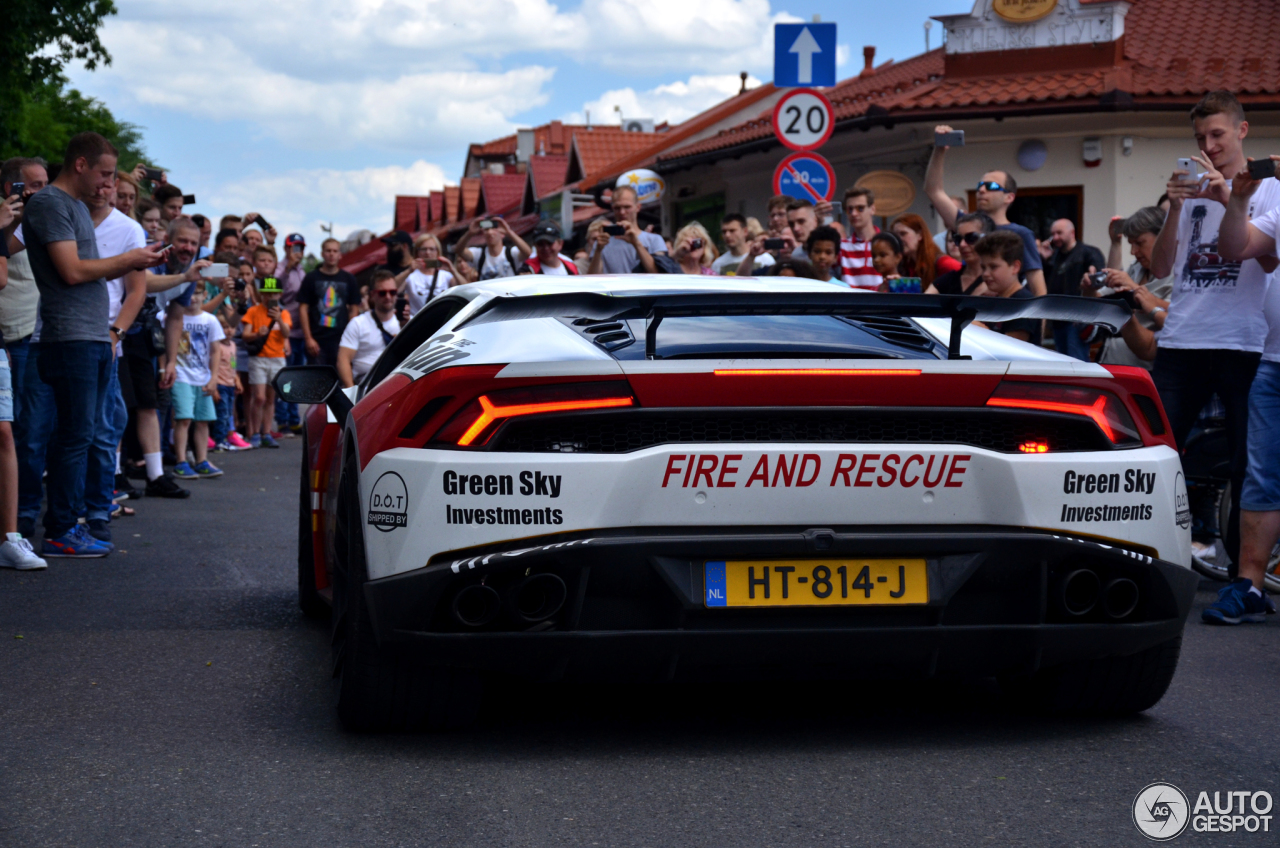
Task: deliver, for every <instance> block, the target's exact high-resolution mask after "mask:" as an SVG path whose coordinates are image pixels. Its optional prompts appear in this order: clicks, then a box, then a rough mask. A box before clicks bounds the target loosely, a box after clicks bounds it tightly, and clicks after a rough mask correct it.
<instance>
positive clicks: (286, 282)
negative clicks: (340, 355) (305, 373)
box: [276, 233, 308, 435]
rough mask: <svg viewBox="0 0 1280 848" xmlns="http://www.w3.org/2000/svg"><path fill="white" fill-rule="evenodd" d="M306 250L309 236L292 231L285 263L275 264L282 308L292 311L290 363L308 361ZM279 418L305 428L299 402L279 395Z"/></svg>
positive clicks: (292, 427) (291, 428) (293, 428)
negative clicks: (302, 308)
mask: <svg viewBox="0 0 1280 848" xmlns="http://www.w3.org/2000/svg"><path fill="white" fill-rule="evenodd" d="M306 252H307V240H306V239H305V238H303V237H302V233H290V234H289V235H287V236H285V238H284V264H283V266H281V267H277V268H276V279H278V280H279V281H280V292H281V294H280V308H281V309H283V310H284V311H286V312H288V313H289V321H290V325H291V327H292V329H291V330H290V331H289V343H290V347H289V351H290V353H289V357H288V359H289V361H288V362H287V363H286V364H287V365H304V364H306V363H307V362H308V353H307V346H306V340H305V337H304V336H303V329H302V324H303V322H302V318H301V315H300V314H299V312H298V293H299V292H300V291H302V280H303V278H304V277H306V275H307V272H306V271H304V270H303V269H302V259H303V257H304V256H305V255H306ZM276 422H277V423H278V424H279V425H280V428H281V430H283V431H285V432H289V433H293V434H294V435H297V434H298V433H301V432H302V417H301V416H300V415H299V414H298V405H297V404H296V403H285V402H284V400H282V399H281V398H276Z"/></svg>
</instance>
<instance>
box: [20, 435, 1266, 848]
mask: <svg viewBox="0 0 1280 848" xmlns="http://www.w3.org/2000/svg"><path fill="white" fill-rule="evenodd" d="M298 454H299V442H298V441H297V440H292V441H289V442H286V443H285V445H284V448H283V449H282V450H279V451H265V450H264V451H255V452H252V453H246V454H238V455H231V456H227V455H222V456H220V457H215V459H221V460H222V464H223V466H224V467H225V468H226V470H227V474H226V476H225V477H224V478H222V479H221V480H217V481H195V482H194V483H193V484H192V488H193V489H195V493H194V495H193V497H192V498H191V499H190V500H189V501H185V502H174V501H164V502H161V501H146V500H144V501H142V502H141V503H140V504H138V510H139V515H138V517H136V518H130V519H124V520H121V521H118V522H116V523H115V525H114V528H115V531H116V539H117V545H118V547H119V548H121V550H120V551H119V553H117V554H115V555H113V556H111V557H109V558H107V559H105V560H88V561H80V562H74V561H65V560H64V561H54V562H53V564H52V565H51V567H50V568H49V569H48V571H46V572H42V573H16V572H2V573H0V845H3V846H19V847H20V848H30V847H31V846H45V845H48V846H97V845H102V846H160V845H181V846H188V845H192V846H203V845H224V846H254V845H259V846H317V845H327V846H417V845H442V846H445V845H447V846H550V845H573V846H576V845H585V846H591V845H601V846H655V848H656V847H657V846H714V847H716V848H718V846H790V845H805V846H809V845H815V846H841V845H858V846H862V845H887V846H905V845H912V846H915V845H920V846H924V845H1054V846H1056V845H1063V846H1065V845H1098V846H1116V845H1145V844H1147V842H1146V840H1145V839H1144V838H1143V837H1142V836H1141V835H1140V834H1139V833H1138V832H1137V830H1136V829H1135V828H1134V826H1133V824H1132V822H1131V819H1130V808H1131V804H1132V801H1133V798H1134V796H1135V795H1136V793H1137V792H1138V791H1139V790H1140V789H1142V787H1143V786H1145V785H1146V784H1148V783H1151V782H1153V781H1157V780H1165V781H1170V782H1172V783H1174V784H1176V785H1178V786H1179V787H1181V788H1182V789H1183V791H1185V792H1187V793H1188V794H1189V795H1191V797H1192V798H1193V800H1194V797H1195V795H1196V793H1198V792H1199V791H1200V790H1207V791H1208V792H1209V793H1210V796H1212V793H1213V792H1214V791H1215V790H1218V791H1222V792H1226V791H1231V790H1249V791H1255V790H1259V789H1265V790H1267V791H1269V792H1271V794H1272V795H1273V796H1274V797H1276V798H1277V800H1278V801H1280V757H1278V756H1277V754H1276V743H1275V741H1274V735H1273V734H1274V731H1275V729H1276V728H1277V727H1280V721H1278V719H1280V674H1278V673H1277V672H1278V671H1280V621H1276V620H1274V619H1273V620H1271V621H1270V622H1268V623H1267V624H1265V625H1261V626H1252V627H1247V628H1236V629H1216V628H1209V627H1205V626H1202V625H1201V624H1200V623H1199V606H1203V604H1204V603H1206V602H1208V601H1209V600H1211V599H1212V593H1211V592H1208V591H1202V592H1201V596H1200V599H1199V606H1198V607H1197V609H1196V611H1194V612H1193V613H1192V615H1193V617H1194V619H1195V620H1193V621H1192V622H1191V623H1190V624H1189V625H1188V628H1187V637H1186V642H1185V647H1184V651H1183V656H1182V663H1181V667H1180V669H1179V671H1178V675H1177V677H1176V678H1175V680H1174V682H1173V686H1172V688H1171V689H1170V691H1169V693H1168V695H1166V696H1165V698H1164V700H1163V701H1161V702H1160V703H1159V704H1158V705H1157V706H1156V707H1155V708H1154V709H1152V710H1150V711H1149V712H1148V713H1147V714H1145V715H1143V716H1141V717H1137V718H1132V719H1126V720H1107V721H1098V720H1088V721H1086V720H1078V719H1071V720H1067V719H1042V718H1033V717H1027V716H1023V715H1019V714H1017V713H1015V712H1012V711H1010V710H1009V709H1008V708H1007V707H1006V706H1005V705H1004V704H1003V702H1002V701H1001V700H1000V698H999V696H998V693H997V692H996V691H995V689H994V686H993V685H989V684H985V683H982V682H975V683H970V684H955V683H937V684H930V685H923V686H902V685H895V684H884V683H866V684H858V685H853V686H817V687H796V686H787V687H775V688H772V689H770V688H766V687H728V688H718V689H710V690H708V689H700V688H697V687H682V688H667V687H648V688H625V687H624V688H617V687H614V688H595V689H591V688H583V687H564V686H541V687H532V688H519V689H514V690H510V689H509V690H504V691H502V692H500V693H498V694H497V696H495V697H493V698H491V699H490V701H489V703H488V706H487V707H486V709H485V712H484V715H483V717H482V718H481V720H480V722H479V723H478V725H477V726H476V727H474V728H473V729H470V730H467V731H462V732H455V733H449V734H443V735H422V736H388V737H359V736H352V735H349V734H347V733H344V732H343V731H342V729H341V728H340V727H339V726H338V723H337V720H336V718H335V715H334V711H333V708H332V704H331V700H330V699H331V692H330V681H329V674H328V663H329V653H328V636H327V631H326V629H325V628H324V627H322V626H319V625H316V624H314V623H311V622H308V621H306V620H305V619H303V618H302V616H301V614H300V613H299V612H298V611H297V605H296V601H295V597H294V590H293V579H294V550H293V527H294V526H295V525H294V523H293V522H294V520H295V519H294V512H293V511H294V509H296V504H297V489H296V488H295V487H296V486H297V480H298V473H297V464H296V463H297V462H298V458H299V457H298ZM1275 812H1276V813H1280V809H1277V810H1276V811H1275ZM1277 818H1278V819H1280V816H1277ZM1276 826H1277V821H1276V820H1273V822H1272V833H1269V834H1262V833H1257V834H1246V833H1240V834H1235V835H1224V834H1195V833H1192V832H1191V831H1188V832H1187V833H1185V834H1184V835H1183V836H1182V837H1180V838H1179V839H1178V840H1177V842H1178V843H1179V844H1182V843H1187V844H1197V845H1201V844H1203V845H1213V846H1228V845H1242V846H1252V845H1259V846H1261V845H1275V844H1277V841H1278V840H1277V837H1276V835H1275V830H1276Z"/></svg>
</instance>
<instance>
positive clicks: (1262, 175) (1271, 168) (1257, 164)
mask: <svg viewBox="0 0 1280 848" xmlns="http://www.w3.org/2000/svg"><path fill="white" fill-rule="evenodd" d="M1275 175H1276V163H1275V160H1274V159H1270V158H1268V159H1256V160H1254V161H1253V162H1250V163H1249V176H1251V177H1253V178H1254V179H1255V180H1265V179H1267V178H1268V177H1274V176H1275ZM15 185H16V183H15Z"/></svg>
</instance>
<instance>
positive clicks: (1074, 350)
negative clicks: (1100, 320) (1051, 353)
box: [1053, 321, 1089, 362]
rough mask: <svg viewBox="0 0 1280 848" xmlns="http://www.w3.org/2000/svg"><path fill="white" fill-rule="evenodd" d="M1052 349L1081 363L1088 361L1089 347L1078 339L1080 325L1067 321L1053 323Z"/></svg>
mask: <svg viewBox="0 0 1280 848" xmlns="http://www.w3.org/2000/svg"><path fill="white" fill-rule="evenodd" d="M1053 349H1054V350H1056V351H1057V352H1058V353H1064V354H1066V355H1067V356H1069V357H1071V358H1072V359H1078V360H1080V361H1081V362H1088V361H1089V346H1088V345H1087V344H1085V343H1084V342H1083V341H1082V340H1081V338H1080V325H1079V324H1072V323H1070V322H1068V321H1054V322H1053Z"/></svg>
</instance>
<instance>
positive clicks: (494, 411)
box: [431, 380, 636, 448]
mask: <svg viewBox="0 0 1280 848" xmlns="http://www.w3.org/2000/svg"><path fill="white" fill-rule="evenodd" d="M635 405H636V402H635V398H634V397H633V396H632V394H631V386H630V385H629V384H628V383H627V382H625V381H622V380H610V381H605V382H594V383H561V384H558V385H552V386H528V387H525V388H520V389H503V390H501V391H496V392H485V393H484V394H482V395H480V396H479V397H477V398H476V399H475V400H473V401H471V402H470V403H468V404H467V405H466V406H464V407H463V408H462V409H460V410H458V413H457V414H456V415H454V416H453V418H451V419H450V420H449V422H448V423H447V424H445V425H444V426H443V427H441V428H440V430H439V432H437V433H436V435H435V437H434V438H433V439H432V440H431V441H432V442H434V443H437V444H439V443H448V444H453V445H457V446H459V447H464V448H468V447H469V448H475V447H481V446H483V445H484V444H486V443H487V442H488V441H489V439H490V438H492V436H493V434H494V433H495V432H497V430H498V428H499V427H500V426H502V423H503V422H504V421H507V420H509V419H511V418H520V417H523V416H526V415H548V414H551V413H556V412H580V411H584V410H591V409H615V408H618V407H624V406H635Z"/></svg>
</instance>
